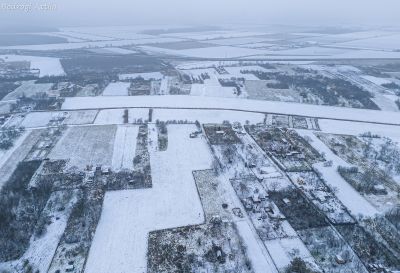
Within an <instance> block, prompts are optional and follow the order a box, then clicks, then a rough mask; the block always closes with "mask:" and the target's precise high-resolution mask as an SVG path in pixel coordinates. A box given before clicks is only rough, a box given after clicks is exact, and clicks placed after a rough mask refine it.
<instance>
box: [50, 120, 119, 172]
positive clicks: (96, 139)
mask: <svg viewBox="0 0 400 273" xmlns="http://www.w3.org/2000/svg"><path fill="white" fill-rule="evenodd" d="M116 130H117V128H116V126H90V127H71V128H69V129H68V130H67V131H66V132H65V133H64V135H63V136H62V138H61V139H60V140H59V142H58V143H57V145H56V146H55V147H54V149H53V150H52V152H51V153H50V155H49V157H50V158H51V159H55V160H62V159H67V160H68V166H69V167H71V168H72V167H74V168H77V169H80V170H82V169H84V168H86V166H88V165H92V166H98V165H100V166H111V159H112V153H113V147H114V138H115V134H116Z"/></svg>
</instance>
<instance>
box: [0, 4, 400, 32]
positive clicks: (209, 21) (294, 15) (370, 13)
mask: <svg viewBox="0 0 400 273" xmlns="http://www.w3.org/2000/svg"><path fill="white" fill-rule="evenodd" d="M15 3H17V4H32V3H33V4H42V3H50V4H55V5H56V10H55V11H37V10H34V11H31V12H26V11H11V10H5V6H4V4H15ZM0 4H1V5H2V6H1V7H0V24H2V25H15V24H17V25H38V26H39V25H52V26H79V25H85V26H86V25H90V26H92V25H136V24H141V25H153V24H154V25H159V24H192V25H193V24H197V25H215V24H289V25H293V24H295V25H347V24H355V25H397V26H398V25H400V19H399V18H400V17H399V11H400V0H111V1H104V0H0ZM8 7H9V6H8Z"/></svg>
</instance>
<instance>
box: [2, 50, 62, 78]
mask: <svg viewBox="0 0 400 273" xmlns="http://www.w3.org/2000/svg"><path fill="white" fill-rule="evenodd" d="M0 59H4V60H5V61H6V62H15V61H27V62H30V63H31V69H39V70H40V77H44V76H63V75H65V72H64V69H63V67H62V65H61V63H60V60H59V59H58V58H50V57H36V56H25V55H0Z"/></svg>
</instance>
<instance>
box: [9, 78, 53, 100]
mask: <svg viewBox="0 0 400 273" xmlns="http://www.w3.org/2000/svg"><path fill="white" fill-rule="evenodd" d="M52 87H53V84H52V83H35V82H34V81H28V82H24V83H23V84H22V85H21V86H19V87H17V89H15V90H14V91H12V92H11V93H9V94H7V96H5V97H4V98H3V101H8V100H17V99H18V98H20V97H23V96H25V97H27V98H31V97H34V96H36V95H39V94H48V92H49V91H50V89H51V88H52Z"/></svg>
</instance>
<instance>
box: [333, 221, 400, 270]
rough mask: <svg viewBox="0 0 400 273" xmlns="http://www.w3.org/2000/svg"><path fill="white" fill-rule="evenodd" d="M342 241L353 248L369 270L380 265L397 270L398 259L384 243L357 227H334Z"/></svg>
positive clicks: (399, 261) (399, 262)
mask: <svg viewBox="0 0 400 273" xmlns="http://www.w3.org/2000/svg"><path fill="white" fill-rule="evenodd" d="M336 229H337V230H338V231H339V233H340V234H341V236H343V239H344V240H345V241H346V242H347V243H348V244H349V245H350V246H351V247H352V248H353V250H354V252H355V253H356V254H357V255H358V257H359V258H360V260H361V261H362V262H363V263H364V265H366V266H367V268H368V269H371V270H370V272H373V271H372V270H373V265H377V264H380V265H382V266H383V267H385V268H389V269H393V270H397V269H398V268H399V267H400V259H399V257H398V256H397V257H396V256H395V255H394V253H393V252H391V251H390V250H389V249H387V247H386V245H385V242H384V241H382V240H379V241H378V240H376V239H374V237H373V236H372V235H371V234H369V233H368V232H366V231H365V230H364V229H363V228H362V227H360V226H359V225H343V226H336Z"/></svg>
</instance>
